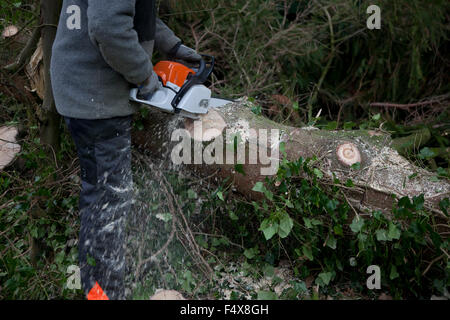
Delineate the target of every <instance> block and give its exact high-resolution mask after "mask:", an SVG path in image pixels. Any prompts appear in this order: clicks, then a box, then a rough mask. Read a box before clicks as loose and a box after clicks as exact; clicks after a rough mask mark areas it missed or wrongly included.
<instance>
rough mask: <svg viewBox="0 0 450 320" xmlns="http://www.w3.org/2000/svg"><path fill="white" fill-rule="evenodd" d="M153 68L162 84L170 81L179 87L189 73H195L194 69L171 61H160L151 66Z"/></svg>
mask: <svg viewBox="0 0 450 320" xmlns="http://www.w3.org/2000/svg"><path fill="white" fill-rule="evenodd" d="M153 70H154V71H155V73H156V74H157V75H158V76H159V77H160V78H161V81H162V83H163V85H164V86H166V85H167V82H170V83H173V84H175V85H177V86H178V87H180V88H181V87H182V86H183V84H184V83H185V81H186V79H187V77H188V76H189V75H190V74H195V71H194V70H192V69H190V68H188V67H186V66H185V65H183V64H181V63H178V62H173V61H160V62H158V63H157V64H156V65H155V66H154V67H153Z"/></svg>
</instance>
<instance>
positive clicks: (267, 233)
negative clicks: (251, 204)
mask: <svg viewBox="0 0 450 320" xmlns="http://www.w3.org/2000/svg"><path fill="white" fill-rule="evenodd" d="M278 227H279V225H278V223H276V222H273V221H270V220H269V219H264V221H263V222H262V223H261V226H260V228H259V230H260V231H262V232H263V233H264V237H265V238H266V240H270V239H271V238H272V237H273V236H274V235H275V234H276V233H277V231H278Z"/></svg>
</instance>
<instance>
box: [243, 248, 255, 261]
mask: <svg viewBox="0 0 450 320" xmlns="http://www.w3.org/2000/svg"><path fill="white" fill-rule="evenodd" d="M257 254H258V249H257V248H250V249H245V250H244V256H245V257H246V258H247V259H253V258H254V257H256V255H257Z"/></svg>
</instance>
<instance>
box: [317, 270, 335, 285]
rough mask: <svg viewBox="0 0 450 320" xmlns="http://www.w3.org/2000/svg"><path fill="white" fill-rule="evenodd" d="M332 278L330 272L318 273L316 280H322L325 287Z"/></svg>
mask: <svg viewBox="0 0 450 320" xmlns="http://www.w3.org/2000/svg"><path fill="white" fill-rule="evenodd" d="M332 277H333V273H332V272H322V273H319V276H318V279H320V280H322V282H323V284H325V285H326V286H327V285H328V284H329V283H330V281H331V278H332ZM316 283H317V282H316Z"/></svg>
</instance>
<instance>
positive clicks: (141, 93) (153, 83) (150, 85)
mask: <svg viewBox="0 0 450 320" xmlns="http://www.w3.org/2000/svg"><path fill="white" fill-rule="evenodd" d="M138 88H139V90H138V94H137V98H138V99H141V100H150V99H151V97H152V95H153V93H155V91H156V90H158V89H159V88H161V82H160V81H159V78H158V75H157V74H156V73H155V71H153V72H152V75H151V76H150V77H149V78H148V79H147V80H145V81H144V82H143V83H142V84H141V85H140V86H139V87H138Z"/></svg>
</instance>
